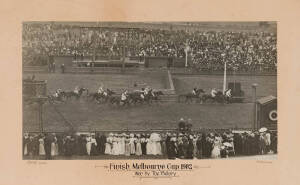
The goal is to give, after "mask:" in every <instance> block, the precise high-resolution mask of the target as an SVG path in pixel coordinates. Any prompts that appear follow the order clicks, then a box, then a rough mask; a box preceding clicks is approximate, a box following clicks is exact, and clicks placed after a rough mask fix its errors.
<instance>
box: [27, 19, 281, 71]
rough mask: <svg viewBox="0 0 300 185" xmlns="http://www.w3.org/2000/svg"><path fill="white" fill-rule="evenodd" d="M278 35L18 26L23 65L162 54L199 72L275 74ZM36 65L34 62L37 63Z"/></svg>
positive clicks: (268, 33) (222, 31) (69, 26)
mask: <svg viewBox="0 0 300 185" xmlns="http://www.w3.org/2000/svg"><path fill="white" fill-rule="evenodd" d="M276 42H277V35H276V33H273V32H270V31H268V32H262V31H253V30H252V31H235V32H234V31H224V30H220V31H200V30H198V31H195V30H193V31H191V30H162V29H156V28H153V29H150V28H145V29H142V28H137V29H130V28H129V29H124V28H122V29H118V28H107V27H106V28H105V27H102V28H101V27H98V28H94V27H78V26H71V25H61V24H24V25H23V42H22V43H23V62H27V61H44V63H45V60H43V59H42V58H43V57H44V56H49V55H55V56H65V55H68V56H70V55H71V56H81V57H83V58H84V57H85V56H94V55H96V56H103V57H116V56H122V55H123V46H125V53H126V56H166V57H178V58H184V57H185V55H186V52H185V50H186V48H189V49H188V56H189V57H190V58H191V61H192V65H191V66H193V67H195V68H198V69H200V70H221V69H222V68H223V66H224V65H223V64H224V62H225V61H226V62H227V64H228V66H227V67H228V70H239V71H257V70H258V71H275V70H276V66H277V46H276ZM39 64H40V63H37V65H39Z"/></svg>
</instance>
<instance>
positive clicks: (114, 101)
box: [108, 96, 130, 106]
mask: <svg viewBox="0 0 300 185" xmlns="http://www.w3.org/2000/svg"><path fill="white" fill-rule="evenodd" d="M108 100H109V102H110V103H111V104H112V105H122V106H125V105H130V103H129V99H128V97H127V98H126V100H121V97H120V96H109V97H108Z"/></svg>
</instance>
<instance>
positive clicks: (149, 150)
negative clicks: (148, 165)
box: [146, 134, 152, 155]
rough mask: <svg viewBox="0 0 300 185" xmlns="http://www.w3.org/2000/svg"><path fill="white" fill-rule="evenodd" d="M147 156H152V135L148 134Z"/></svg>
mask: <svg viewBox="0 0 300 185" xmlns="http://www.w3.org/2000/svg"><path fill="white" fill-rule="evenodd" d="M146 143H147V144H146V154H147V155H152V141H151V140H150V135H148V134H147V138H146Z"/></svg>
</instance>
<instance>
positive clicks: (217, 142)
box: [211, 136, 222, 159]
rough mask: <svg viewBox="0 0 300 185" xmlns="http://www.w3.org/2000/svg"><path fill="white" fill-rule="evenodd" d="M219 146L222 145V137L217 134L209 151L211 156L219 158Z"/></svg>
mask: <svg viewBox="0 0 300 185" xmlns="http://www.w3.org/2000/svg"><path fill="white" fill-rule="evenodd" d="M221 146H222V139H221V137H219V136H216V137H215V140H214V143H213V149H212V151H211V158H214V159H216V158H221Z"/></svg>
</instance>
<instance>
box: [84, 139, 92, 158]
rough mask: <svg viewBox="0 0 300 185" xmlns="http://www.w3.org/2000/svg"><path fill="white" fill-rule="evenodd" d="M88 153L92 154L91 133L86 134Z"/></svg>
mask: <svg viewBox="0 0 300 185" xmlns="http://www.w3.org/2000/svg"><path fill="white" fill-rule="evenodd" d="M85 146H86V153H87V154H88V155H91V149H92V138H91V136H90V135H87V136H86V145H85Z"/></svg>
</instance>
